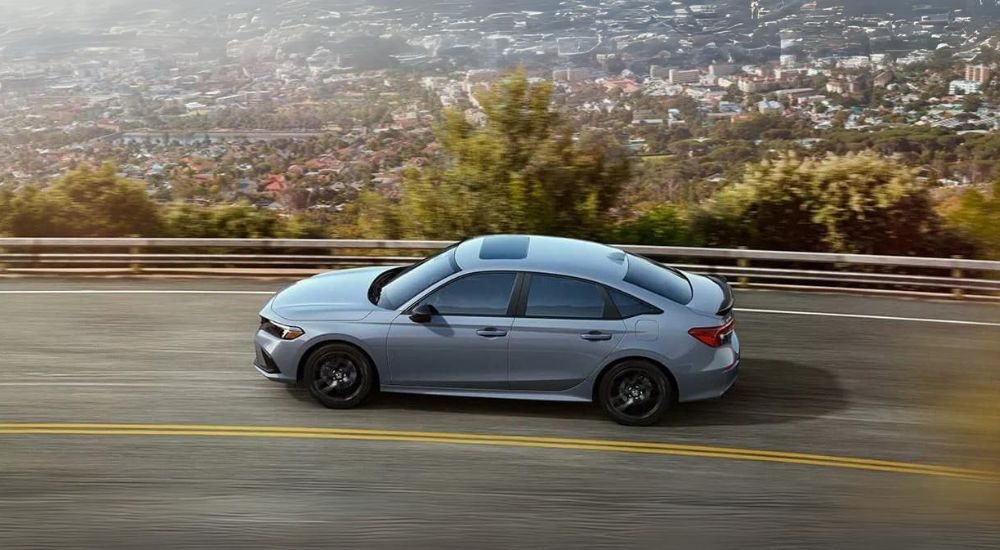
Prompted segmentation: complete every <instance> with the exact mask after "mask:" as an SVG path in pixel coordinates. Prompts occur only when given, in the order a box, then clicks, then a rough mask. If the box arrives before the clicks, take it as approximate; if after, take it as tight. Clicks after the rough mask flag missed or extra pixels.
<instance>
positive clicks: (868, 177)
mask: <svg viewBox="0 0 1000 550" xmlns="http://www.w3.org/2000/svg"><path fill="white" fill-rule="evenodd" d="M696 225H697V229H698V230H699V231H701V233H702V234H703V235H704V237H705V239H706V240H707V242H708V244H712V245H727V246H733V245H747V246H751V247H755V248H773V249H783V250H807V251H831V252H848V253H862V254H929V253H933V252H934V249H935V248H936V243H938V242H939V238H940V237H941V233H940V232H941V228H942V224H941V220H940V219H939V218H938V216H937V214H936V213H935V212H934V209H933V208H932V204H931V200H930V195H929V192H928V189H927V187H926V185H925V184H922V183H920V182H919V181H918V180H917V179H916V177H915V175H914V173H913V172H912V171H911V170H910V169H908V168H906V167H904V166H902V165H900V164H899V163H897V162H896V161H893V160H887V159H882V158H880V157H878V156H877V155H875V154H873V153H859V154H849V155H846V156H834V155H829V156H826V157H824V158H820V159H809V158H806V159H802V158H799V157H797V156H796V155H794V154H785V155H783V156H781V157H780V158H778V159H777V160H774V161H765V162H762V163H760V164H757V165H753V166H751V167H749V168H748V169H747V171H746V174H745V175H744V177H743V179H742V181H740V182H739V183H736V184H735V185H732V186H730V187H727V188H725V189H722V190H721V191H719V192H718V193H717V194H716V195H715V196H713V197H712V198H711V199H709V200H708V201H706V202H705V203H704V204H703V206H702V208H701V210H700V212H699V213H698V216H697V220H696Z"/></svg>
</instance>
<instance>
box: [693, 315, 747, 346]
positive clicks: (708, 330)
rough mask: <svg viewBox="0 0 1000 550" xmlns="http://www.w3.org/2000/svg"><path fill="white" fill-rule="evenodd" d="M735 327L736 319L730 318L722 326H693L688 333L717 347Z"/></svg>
mask: <svg viewBox="0 0 1000 550" xmlns="http://www.w3.org/2000/svg"><path fill="white" fill-rule="evenodd" d="M735 327H736V319H735V318H730V319H729V321H728V322H727V323H726V324H724V325H722V326H721V327H702V328H693V329H691V330H689V331H688V334H690V335H691V336H694V337H695V338H697V339H698V340H699V341H700V342H701V343H703V344H705V345H706V346H710V347H713V348H717V347H719V346H721V345H722V344H724V343H725V341H726V337H727V336H729V335H730V334H732V332H733V329H734V328H735Z"/></svg>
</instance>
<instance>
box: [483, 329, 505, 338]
mask: <svg viewBox="0 0 1000 550" xmlns="http://www.w3.org/2000/svg"><path fill="white" fill-rule="evenodd" d="M476 334H478V335H480V336H482V337H484V338H500V337H503V336H507V331H506V330H503V329H501V328H496V327H486V328H481V329H479V330H477V331H476Z"/></svg>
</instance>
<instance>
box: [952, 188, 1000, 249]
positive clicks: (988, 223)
mask: <svg viewBox="0 0 1000 550" xmlns="http://www.w3.org/2000/svg"><path fill="white" fill-rule="evenodd" d="M945 216H946V218H947V220H948V221H949V222H950V223H951V224H952V226H953V227H954V228H956V229H957V230H958V231H959V232H960V233H962V234H963V235H966V236H968V237H969V238H971V239H972V241H973V242H974V243H975V244H976V245H977V247H978V248H979V250H980V251H981V253H982V255H983V256H985V257H987V258H991V259H1000V223H997V222H998V221H1000V181H998V182H995V183H994V184H993V188H992V189H991V190H990V192H989V193H983V192H982V191H979V190H975V189H973V190H969V191H965V192H964V193H962V195H961V196H960V197H959V199H958V204H957V207H955V208H953V209H949V210H947V211H946V212H945Z"/></svg>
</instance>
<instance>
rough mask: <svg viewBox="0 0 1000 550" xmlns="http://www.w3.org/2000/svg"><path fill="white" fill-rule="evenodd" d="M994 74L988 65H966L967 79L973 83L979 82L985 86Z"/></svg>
mask: <svg viewBox="0 0 1000 550" xmlns="http://www.w3.org/2000/svg"><path fill="white" fill-rule="evenodd" d="M992 74H993V72H992V71H991V70H990V68H989V67H987V66H986V65H966V66H965V79H966V80H971V81H973V82H978V83H980V84H985V83H986V82H988V81H989V79H990V76H991V75H992Z"/></svg>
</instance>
